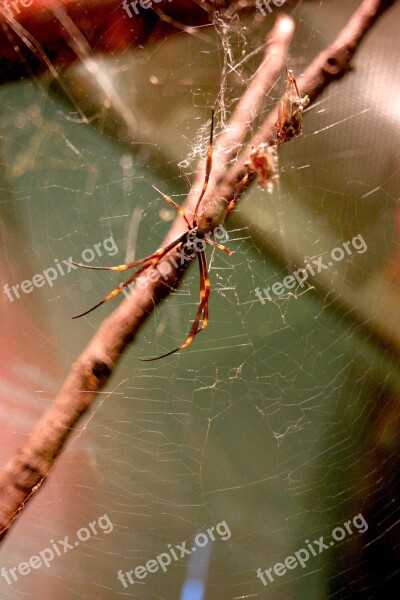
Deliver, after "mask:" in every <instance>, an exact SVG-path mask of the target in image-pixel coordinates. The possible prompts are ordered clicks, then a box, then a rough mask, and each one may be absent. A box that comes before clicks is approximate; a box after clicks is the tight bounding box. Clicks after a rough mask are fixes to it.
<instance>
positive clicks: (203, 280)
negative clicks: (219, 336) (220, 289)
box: [140, 252, 210, 361]
mask: <svg viewBox="0 0 400 600" xmlns="http://www.w3.org/2000/svg"><path fill="white" fill-rule="evenodd" d="M197 259H198V261H199V272H200V304H199V306H198V308H197V313H196V318H195V320H194V322H193V325H192V327H191V329H190V332H189V335H188V336H187V338H186V340H185V341H184V342H183V344H181V345H180V346H178V348H174V350H170V351H169V352H166V353H165V354H161V355H160V356H149V357H146V358H141V359H140V360H143V361H152V360H158V359H159V358H165V357H166V356H170V355H171V354H174V353H175V352H179V351H180V350H183V349H184V348H187V347H188V346H190V344H191V343H192V342H193V340H194V338H195V337H196V335H197V334H198V333H200V331H202V330H203V329H205V328H206V327H207V325H208V298H209V296H210V279H209V277H208V267H207V259H206V256H205V254H204V252H197ZM202 316H203V322H202V324H201V326H200V327H199V323H200V319H201V317H202Z"/></svg>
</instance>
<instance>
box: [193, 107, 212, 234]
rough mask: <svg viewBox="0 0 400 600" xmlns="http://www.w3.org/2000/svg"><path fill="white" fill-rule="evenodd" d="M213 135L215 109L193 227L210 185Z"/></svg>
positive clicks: (195, 224)
mask: <svg viewBox="0 0 400 600" xmlns="http://www.w3.org/2000/svg"><path fill="white" fill-rule="evenodd" d="M213 136H214V110H213V111H212V113H211V131H210V143H209V145H208V151H207V163H206V174H205V177H204V183H203V188H202V190H201V193H200V196H199V199H198V200H197V204H196V208H195V211H194V216H193V227H196V226H197V217H198V212H199V208H200V203H201V201H202V199H203V196H204V194H205V193H206V189H207V187H208V181H209V179H210V173H211V168H212V155H213Z"/></svg>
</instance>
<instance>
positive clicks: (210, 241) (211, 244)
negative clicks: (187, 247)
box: [204, 237, 233, 256]
mask: <svg viewBox="0 0 400 600" xmlns="http://www.w3.org/2000/svg"><path fill="white" fill-rule="evenodd" d="M204 239H205V241H206V243H207V244H210V246H215V247H216V248H219V249H220V250H222V251H223V252H226V254H227V255H228V256H232V254H233V252H231V251H230V250H228V248H225V246H222V245H221V244H218V243H217V242H214V240H210V238H208V237H204Z"/></svg>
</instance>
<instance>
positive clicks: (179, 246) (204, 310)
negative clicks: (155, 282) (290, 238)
mask: <svg viewBox="0 0 400 600" xmlns="http://www.w3.org/2000/svg"><path fill="white" fill-rule="evenodd" d="M213 131H214V111H213V112H212V117H211V132H210V141H209V146H208V152H207V162H206V172H205V176H204V182H203V186H202V189H201V192H200V195H199V198H198V200H197V203H196V208H195V211H194V215H193V219H192V221H190V219H189V218H188V216H187V215H186V213H185V211H184V210H183V208H181V207H180V206H179V205H178V204H176V202H174V201H173V200H172V198H170V197H169V196H166V195H165V194H163V193H162V192H160V190H158V189H157V188H154V189H155V190H156V191H157V192H158V193H159V194H161V196H162V197H163V198H164V200H166V201H167V202H168V203H169V204H170V205H171V206H173V207H174V208H175V209H176V210H177V211H178V212H179V214H180V215H181V216H182V218H183V219H184V221H185V225H186V228H187V230H186V231H185V232H184V233H182V234H181V235H180V236H179V237H178V238H176V239H175V240H174V241H172V242H171V243H170V244H168V245H167V246H165V247H162V248H159V249H158V250H157V251H156V252H154V254H150V255H149V256H146V257H145V258H141V259H140V260H137V261H134V262H131V263H127V264H124V265H119V266H116V267H92V266H90V265H83V264H80V263H75V262H74V263H73V264H75V265H77V266H79V267H83V268H86V269H97V270H104V271H126V270H128V269H132V268H134V267H139V268H138V269H137V270H136V271H135V273H134V274H133V275H131V277H129V278H128V279H127V280H126V281H124V282H123V283H121V284H120V285H119V286H118V287H116V288H115V289H114V290H112V291H111V292H110V293H109V294H107V296H105V297H104V298H103V299H102V300H101V301H100V302H98V303H97V304H96V305H95V306H93V307H92V308H90V309H89V310H86V311H85V312H83V313H81V314H79V315H76V316H75V317H73V318H74V319H78V318H79V317H83V316H84V315H87V314H89V313H90V312H92V311H93V310H95V309H96V308H98V307H99V306H101V305H102V304H105V303H106V302H108V301H109V300H111V299H112V298H114V297H115V296H116V295H117V294H119V293H120V292H121V291H122V290H123V289H124V288H126V287H127V286H128V285H130V284H131V283H132V282H133V281H134V280H135V279H137V278H138V277H139V275H141V274H142V273H143V272H144V271H146V270H147V269H149V268H151V267H153V268H154V267H156V265H157V264H158V263H159V262H160V261H161V259H162V258H164V257H165V256H166V255H167V254H168V253H169V252H170V251H172V250H173V249H174V248H175V249H176V250H177V251H178V250H180V252H181V253H184V254H185V255H186V257H187V259H188V260H191V259H193V258H194V257H195V256H197V260H198V264H199V276H200V302H199V305H198V308H197V313H196V317H195V319H194V321H193V323H192V326H191V328H190V330H189V333H188V334H187V337H186V339H185V341H184V342H183V343H182V344H181V345H180V346H178V347H177V348H174V349H173V350H170V351H169V352H166V353H165V354H162V355H160V356H150V357H146V358H141V360H145V361H152V360H158V359H160V358H165V357H166V356H169V355H170V354H174V353H175V352H179V351H180V350H183V349H184V348H187V347H188V346H189V345H190V344H191V343H192V341H193V340H194V338H195V337H196V335H197V334H198V333H200V331H203V329H205V328H206V327H207V324H208V303H209V296H210V292H211V287H210V279H209V272H208V265H207V258H206V255H205V246H206V244H209V245H210V246H213V247H215V248H218V249H219V250H222V251H223V252H225V253H226V254H228V256H231V255H232V252H231V251H230V250H228V249H227V248H225V246H222V245H221V244H219V243H217V242H215V241H214V240H211V239H210V237H209V234H208V233H203V232H201V231H199V227H198V218H199V208H200V204H201V201H202V199H203V197H204V194H205V193H206V190H207V187H208V182H209V178H210V174H211V169H212V154H213ZM153 187H154V186H153ZM139 265H141V266H139Z"/></svg>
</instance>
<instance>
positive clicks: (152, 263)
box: [72, 233, 186, 319]
mask: <svg viewBox="0 0 400 600" xmlns="http://www.w3.org/2000/svg"><path fill="white" fill-rule="evenodd" d="M185 235H186V233H184V234H182V235H181V236H180V237H179V238H178V239H176V240H174V241H173V242H171V243H170V244H168V246H166V247H165V248H160V250H157V252H155V254H153V255H151V258H150V259H149V260H148V262H147V263H146V264H144V265H143V266H141V267H140V269H138V270H137V271H136V272H135V273H134V274H133V275H132V276H131V277H129V279H127V280H126V281H124V282H123V283H122V284H120V285H119V286H118V287H116V288H115V289H114V290H112V292H110V293H109V294H107V296H105V297H104V298H103V299H102V300H101V301H100V302H99V303H98V304H96V305H95V306H92V308H89V310H86V311H85V312H83V313H81V314H80V315H76V316H75V317H72V318H73V319H79V317H83V316H85V315H87V314H89V313H91V312H92V311H93V310H95V309H96V308H98V307H99V306H101V305H102V304H105V303H106V302H108V301H109V300H111V299H112V298H114V297H115V296H117V295H118V294H119V293H120V292H122V290H123V289H124V288H126V287H127V286H128V285H129V284H131V283H132V281H134V280H135V279H137V278H138V277H139V275H140V274H141V273H143V271H145V270H146V269H149V268H150V267H155V266H156V265H157V264H158V263H159V261H160V260H161V259H162V257H163V256H165V254H167V252H169V251H170V250H172V248H174V247H175V246H177V245H178V244H179V242H181V241H182V240H183V239H184V237H185Z"/></svg>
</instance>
